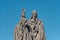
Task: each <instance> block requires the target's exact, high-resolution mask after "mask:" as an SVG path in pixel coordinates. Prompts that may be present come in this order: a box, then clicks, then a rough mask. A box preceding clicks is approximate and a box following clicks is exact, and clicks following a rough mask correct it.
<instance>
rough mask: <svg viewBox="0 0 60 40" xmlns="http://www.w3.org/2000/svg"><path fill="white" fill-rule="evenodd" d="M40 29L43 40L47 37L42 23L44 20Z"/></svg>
mask: <svg viewBox="0 0 60 40" xmlns="http://www.w3.org/2000/svg"><path fill="white" fill-rule="evenodd" d="M39 27H40V31H41V40H46V38H45V31H44V25H43V23H42V21H40V26H39Z"/></svg>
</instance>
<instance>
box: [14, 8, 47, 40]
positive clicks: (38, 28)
mask: <svg viewBox="0 0 60 40" xmlns="http://www.w3.org/2000/svg"><path fill="white" fill-rule="evenodd" d="M14 40H46V39H45V32H44V26H43V23H42V21H41V20H38V18H37V12H36V11H35V10H34V11H33V12H32V17H31V19H30V20H27V19H26V17H25V9H22V16H21V20H20V22H19V24H17V26H16V28H15V31H14Z"/></svg>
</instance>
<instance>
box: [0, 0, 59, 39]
mask: <svg viewBox="0 0 60 40" xmlns="http://www.w3.org/2000/svg"><path fill="white" fill-rule="evenodd" d="M22 8H25V9H26V18H27V19H29V18H30V17H31V15H32V11H33V10H37V13H38V18H39V19H41V20H42V21H43V23H44V27H45V32H46V40H60V1H59V0H0V40H13V37H14V36H13V35H14V28H15V26H16V24H17V23H18V22H19V21H20V17H21V12H22Z"/></svg>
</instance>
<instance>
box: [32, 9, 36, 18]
mask: <svg viewBox="0 0 60 40" xmlns="http://www.w3.org/2000/svg"><path fill="white" fill-rule="evenodd" d="M32 18H33V19H36V18H37V12H36V10H33V12H32V17H31V19H32Z"/></svg>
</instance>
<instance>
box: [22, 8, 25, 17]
mask: <svg viewBox="0 0 60 40" xmlns="http://www.w3.org/2000/svg"><path fill="white" fill-rule="evenodd" d="M22 17H24V18H25V9H24V8H23V9H22Z"/></svg>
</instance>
